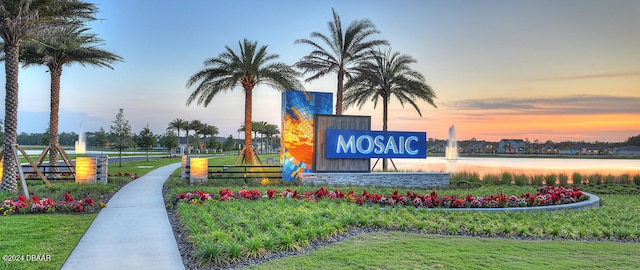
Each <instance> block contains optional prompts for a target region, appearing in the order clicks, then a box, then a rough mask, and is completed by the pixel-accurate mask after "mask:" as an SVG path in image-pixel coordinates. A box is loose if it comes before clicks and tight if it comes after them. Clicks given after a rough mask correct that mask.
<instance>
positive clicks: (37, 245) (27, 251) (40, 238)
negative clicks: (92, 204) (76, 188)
mask: <svg viewBox="0 0 640 270" xmlns="http://www.w3.org/2000/svg"><path fill="white" fill-rule="evenodd" d="M96 215H97V214H95V213H92V214H35V215H11V216H2V217H0V235H1V237H2V244H0V255H1V256H3V259H2V260H0V269H16V270H18V269H29V270H30V269H60V267H62V264H63V263H64V261H65V260H66V259H67V257H68V256H69V254H71V251H72V250H73V248H74V247H75V246H76V244H77V243H78V241H80V238H81V237H82V235H84V232H85V231H87V229H88V228H89V226H90V225H91V222H93V219H95V217H96ZM32 255H40V256H42V255H44V256H46V255H48V256H49V257H48V258H50V260H46V259H45V260H42V261H33V260H32V259H30V258H32V257H28V256H32ZM4 256H14V257H15V256H22V257H20V258H19V259H18V260H17V261H8V259H6V258H5V257H4ZM45 258H46V257H45Z"/></svg>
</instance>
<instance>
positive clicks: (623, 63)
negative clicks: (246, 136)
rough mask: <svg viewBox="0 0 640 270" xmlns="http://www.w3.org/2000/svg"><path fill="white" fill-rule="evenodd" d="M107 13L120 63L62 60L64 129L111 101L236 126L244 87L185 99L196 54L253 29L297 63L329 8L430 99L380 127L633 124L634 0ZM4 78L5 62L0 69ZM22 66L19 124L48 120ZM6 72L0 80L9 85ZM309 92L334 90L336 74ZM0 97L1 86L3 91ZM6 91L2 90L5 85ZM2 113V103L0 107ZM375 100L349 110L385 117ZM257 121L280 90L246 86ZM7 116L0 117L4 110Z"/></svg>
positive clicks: (103, 8) (106, 4) (137, 112)
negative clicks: (375, 43) (386, 51)
mask: <svg viewBox="0 0 640 270" xmlns="http://www.w3.org/2000/svg"><path fill="white" fill-rule="evenodd" d="M95 2H96V3H97V5H98V7H99V9H100V12H99V13H98V14H97V16H98V17H99V18H101V19H102V20H99V21H95V22H92V23H91V24H90V27H91V28H92V30H91V32H93V33H96V34H98V36H99V37H101V38H102V39H104V40H105V44H104V46H102V48H104V49H107V50H109V51H112V52H114V53H116V54H119V55H120V56H122V57H123V58H124V60H125V62H122V63H117V64H115V66H114V67H115V69H114V70H110V69H108V68H95V67H83V66H81V65H77V64H76V65H72V66H67V67H65V69H64V71H63V74H62V90H61V93H62V94H61V106H60V112H61V114H60V115H61V119H60V131H61V132H63V131H64V132H76V133H77V132H79V129H80V125H81V123H82V125H83V129H84V131H96V130H98V129H99V128H100V127H104V128H105V129H106V130H108V129H109V125H110V124H111V121H113V120H114V119H115V115H116V114H117V112H118V109H119V108H123V109H124V113H125V118H126V119H128V120H129V121H130V123H131V125H132V128H133V131H134V132H136V133H138V132H139V131H140V130H141V129H142V128H143V127H144V126H145V125H147V124H148V125H149V126H150V128H151V129H152V130H153V131H154V132H155V133H157V134H158V133H163V132H164V131H165V129H166V127H167V124H168V123H169V121H171V120H172V119H175V118H183V119H185V120H194V119H198V120H200V121H202V122H204V123H208V124H211V125H215V126H217V127H218V128H219V130H220V134H219V136H229V135H233V136H234V137H237V136H239V135H240V136H242V134H238V133H237V132H236V130H237V129H238V128H239V127H240V125H241V123H242V122H243V117H244V113H243V112H244V105H243V104H244V95H243V92H242V89H241V88H237V89H234V90H233V91H231V92H227V93H224V94H221V95H219V96H217V97H216V98H215V99H214V101H213V102H212V103H211V104H210V105H209V107H207V108H203V107H199V106H196V105H195V104H194V105H191V106H189V107H187V106H185V102H186V100H187V97H188V96H189V94H190V93H191V92H192V91H193V89H187V88H186V87H185V84H186V81H187V79H188V78H189V77H190V76H191V75H193V74H194V73H196V72H197V71H199V70H201V69H203V68H204V66H203V64H202V63H203V61H204V60H205V59H207V58H210V57H214V56H217V55H218V54H219V53H221V52H222V51H223V50H224V46H225V45H229V46H230V47H232V48H233V49H234V50H235V49H237V48H238V41H240V40H242V39H244V38H248V39H250V40H255V41H258V44H263V45H269V47H268V48H269V52H271V53H275V54H278V55H280V58H279V61H282V62H285V63H287V64H293V63H295V62H296V61H298V60H300V59H301V58H302V57H303V56H305V55H307V54H308V53H309V52H310V50H311V49H310V47H308V46H305V45H301V44H294V41H295V40H296V39H300V38H309V35H310V33H311V32H313V31H318V32H321V33H328V28H327V23H328V22H329V21H330V20H332V14H331V8H332V7H333V8H335V10H336V11H337V12H338V14H339V15H340V16H341V19H342V22H343V25H344V27H346V25H348V24H349V23H351V22H352V21H354V20H356V19H369V20H371V21H372V22H373V23H374V24H375V25H376V27H377V28H378V30H380V34H378V35H376V36H375V37H376V38H380V39H386V40H388V41H389V42H390V44H391V47H392V49H393V50H394V51H398V52H400V53H402V54H408V55H410V56H412V57H413V58H415V59H416V60H417V63H416V64H414V65H413V68H414V69H415V70H417V71H419V72H421V73H422V74H423V75H424V76H425V77H426V80H427V83H428V84H429V85H430V86H431V87H432V88H433V89H434V90H435V92H436V94H437V96H438V98H437V99H436V100H435V102H436V105H437V106H438V108H437V109H436V108H433V107H430V106H428V104H426V103H424V102H423V103H420V104H421V106H420V108H421V110H422V114H423V116H422V117H419V115H418V114H417V113H416V112H415V111H414V110H413V109H412V108H411V107H406V108H404V109H403V108H402V107H401V106H400V104H399V103H398V102H397V101H396V100H393V101H392V105H391V110H390V119H389V129H390V130H399V131H426V132H427V136H428V137H429V138H437V139H445V138H447V132H448V128H449V126H450V125H452V124H454V125H455V127H456V131H457V138H458V139H471V138H477V139H478V140H491V141H498V140H500V139H501V138H510V139H525V138H526V139H529V140H530V141H534V140H540V141H547V140H553V141H564V140H572V141H582V140H584V141H596V140H597V141H611V142H619V141H624V140H626V139H627V138H628V137H630V136H635V135H638V134H640V27H639V26H640V16H638V14H640V1H637V0H628V1H622V0H611V1H600V0H595V1H588V0H564V1H557V0H550V1H546V0H535V1H533V0H530V1H507V0H498V1H484V0H480V1H471V0H470V1H459V0H455V1H425V0H415V1H403V0H401V1H388V0H381V1H242V2H237V1H206V0H190V1H168V0H153V1H151V0H136V1H131V0H108V1H107V0H104V1H95ZM0 69H1V70H2V73H3V74H4V65H2V67H0ZM45 71H46V68H44V67H29V68H26V69H24V68H23V69H21V70H20V97H19V98H20V104H19V113H18V116H19V123H18V132H27V133H31V132H38V133H40V132H44V131H45V129H46V127H47V125H48V112H49V74H48V73H46V72H45ZM4 81H5V80H4V76H1V77H0V83H2V85H4ZM304 86H305V88H306V90H309V91H321V92H335V89H336V78H335V76H334V75H332V76H328V77H325V78H322V79H320V80H317V81H313V82H312V83H306V84H305V85H304ZM3 93H4V91H3ZM3 96H4V94H3ZM0 106H2V113H3V114H4V103H2V104H1V105H0ZM381 110H382V108H381V106H380V107H378V108H377V109H375V110H374V109H373V108H372V107H371V106H369V107H365V108H364V109H363V110H362V111H360V110H358V108H350V109H349V110H346V111H345V114H356V115H371V116H372V122H373V129H380V128H381V127H382V123H381V121H382V120H381V119H382V116H381V114H382V111H381ZM253 115H254V121H267V122H270V123H277V124H279V123H280V93H279V92H278V91H276V90H274V89H271V88H269V87H266V86H258V87H257V88H256V89H254V110H253ZM2 118H4V116H2Z"/></svg>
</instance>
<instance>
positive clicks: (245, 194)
mask: <svg viewBox="0 0 640 270" xmlns="http://www.w3.org/2000/svg"><path fill="white" fill-rule="evenodd" d="M258 199H268V200H275V199H292V200H301V201H318V200H324V199H326V200H343V201H347V202H351V203H356V204H358V205H380V206H402V205H404V206H414V207H417V208H419V207H425V208H507V207H534V206H548V205H560V204H570V203H575V202H580V201H585V200H588V199H589V196H587V195H586V194H584V193H582V191H580V189H578V188H577V187H573V188H569V187H562V186H543V187H540V188H539V189H538V191H537V192H536V193H535V194H530V193H525V194H521V195H520V196H515V195H505V194H503V193H500V194H497V195H489V196H477V197H476V196H473V195H466V196H459V195H456V194H452V195H445V196H440V195H439V194H438V192H437V191H432V192H431V193H430V194H425V195H420V194H417V193H413V192H411V191H407V192H406V194H400V193H399V192H398V191H397V190H396V191H395V192H394V193H393V194H389V195H381V194H377V193H368V192H367V190H366V189H365V190H364V191H363V192H362V194H355V192H354V191H353V190H350V191H349V192H346V193H345V192H343V191H341V190H339V189H336V190H335V191H329V190H327V189H325V188H324V187H320V189H318V190H316V191H314V192H302V193H300V192H298V191H297V190H291V189H286V190H283V191H278V190H275V189H267V190H266V192H265V194H263V193H262V192H261V191H260V190H247V189H244V188H243V189H241V190H240V191H238V192H232V191H231V190H229V189H221V190H220V191H219V192H218V193H217V194H216V193H209V192H206V191H200V190H196V191H193V192H188V193H181V194H179V195H178V196H177V198H176V203H180V202H185V203H189V204H201V203H202V202H206V201H229V200H249V201H252V200H258Z"/></svg>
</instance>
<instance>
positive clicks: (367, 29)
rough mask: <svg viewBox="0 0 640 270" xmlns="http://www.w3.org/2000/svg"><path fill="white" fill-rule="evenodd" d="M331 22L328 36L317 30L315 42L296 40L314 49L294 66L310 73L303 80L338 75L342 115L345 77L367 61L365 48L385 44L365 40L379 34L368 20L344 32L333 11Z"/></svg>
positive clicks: (354, 24)
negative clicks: (318, 41)
mask: <svg viewBox="0 0 640 270" xmlns="http://www.w3.org/2000/svg"><path fill="white" fill-rule="evenodd" d="M331 11H332V12H333V22H329V36H327V35H324V34H321V33H319V32H312V33H311V38H317V39H320V41H321V43H324V45H325V46H326V47H327V48H328V49H325V48H323V47H322V45H323V44H320V43H316V42H314V41H312V40H310V39H298V40H296V41H295V43H296V44H297V43H302V44H307V45H311V47H313V51H312V52H311V53H310V54H309V55H307V56H305V57H303V58H302V60H300V61H298V62H297V63H296V64H295V66H296V67H297V68H300V69H302V70H303V74H308V73H312V74H313V75H311V76H310V77H308V78H307V79H306V80H305V81H306V82H310V81H313V80H315V79H318V78H320V77H323V76H325V75H327V74H329V73H333V72H335V73H337V74H338V90H337V91H336V114H337V115H341V114H342V105H343V102H342V99H343V88H344V79H345V77H346V78H348V79H350V78H351V77H352V73H353V71H354V70H353V68H354V67H356V66H357V64H359V63H360V62H362V61H365V60H367V58H368V55H369V54H368V53H367V52H368V51H369V50H370V49H372V48H374V47H376V46H380V45H388V43H389V42H387V41H386V40H378V39H374V40H367V39H368V37H369V36H371V35H373V34H376V33H379V31H378V30H377V29H376V27H375V25H374V24H373V23H372V22H371V21H369V20H356V21H353V22H352V23H351V24H350V25H349V27H347V30H346V31H344V32H343V29H342V23H341V22H340V16H338V14H337V13H336V11H335V10H333V9H331Z"/></svg>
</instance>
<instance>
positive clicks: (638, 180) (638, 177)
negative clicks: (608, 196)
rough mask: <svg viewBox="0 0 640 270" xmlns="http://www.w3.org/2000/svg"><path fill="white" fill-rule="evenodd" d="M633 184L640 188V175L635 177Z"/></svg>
mask: <svg viewBox="0 0 640 270" xmlns="http://www.w3.org/2000/svg"><path fill="white" fill-rule="evenodd" d="M633 183H634V184H636V185H638V186H640V174H639V175H636V176H634V177H633Z"/></svg>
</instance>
